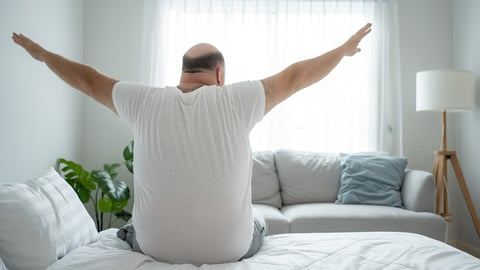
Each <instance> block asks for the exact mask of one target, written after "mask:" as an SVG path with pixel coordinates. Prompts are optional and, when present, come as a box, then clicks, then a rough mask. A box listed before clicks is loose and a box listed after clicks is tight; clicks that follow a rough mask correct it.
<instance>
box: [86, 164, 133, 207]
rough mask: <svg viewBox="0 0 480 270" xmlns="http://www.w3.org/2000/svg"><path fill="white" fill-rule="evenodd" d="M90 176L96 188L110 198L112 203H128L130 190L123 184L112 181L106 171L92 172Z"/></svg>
mask: <svg viewBox="0 0 480 270" xmlns="http://www.w3.org/2000/svg"><path fill="white" fill-rule="evenodd" d="M92 175H93V178H94V179H95V181H96V182H97V184H98V187H99V188H100V189H101V190H102V192H103V193H104V194H105V195H107V196H108V198H110V200H111V201H112V203H124V202H127V203H128V200H129V199H130V189H129V188H128V186H127V184H125V182H123V181H120V180H114V179H112V177H111V176H110V174H108V172H106V171H93V172H92ZM125 205H126V204H125Z"/></svg>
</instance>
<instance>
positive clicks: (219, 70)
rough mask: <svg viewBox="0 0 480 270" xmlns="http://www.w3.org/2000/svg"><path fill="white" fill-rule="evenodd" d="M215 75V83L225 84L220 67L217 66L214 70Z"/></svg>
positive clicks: (223, 74) (223, 73)
mask: <svg viewBox="0 0 480 270" xmlns="http://www.w3.org/2000/svg"><path fill="white" fill-rule="evenodd" d="M215 73H216V74H215V75H216V77H217V85H220V86H223V85H224V84H225V72H224V70H223V68H222V67H218V68H217V69H216V70H215Z"/></svg>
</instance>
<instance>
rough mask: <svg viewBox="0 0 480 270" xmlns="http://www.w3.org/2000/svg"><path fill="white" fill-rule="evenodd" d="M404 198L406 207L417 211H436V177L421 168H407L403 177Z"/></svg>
mask: <svg viewBox="0 0 480 270" xmlns="http://www.w3.org/2000/svg"><path fill="white" fill-rule="evenodd" d="M402 200H403V205H404V206H405V208H406V209H408V210H412V211H416V212H432V213H434V212H435V178H434V177H433V174H431V173H430V172H426V171H421V170H406V171H405V176H404V178H403V186H402Z"/></svg>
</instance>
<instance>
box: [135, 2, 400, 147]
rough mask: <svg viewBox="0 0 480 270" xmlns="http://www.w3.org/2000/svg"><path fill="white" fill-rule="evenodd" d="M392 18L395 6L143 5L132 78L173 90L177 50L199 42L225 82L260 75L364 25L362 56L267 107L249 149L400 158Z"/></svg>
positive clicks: (327, 46)
mask: <svg viewBox="0 0 480 270" xmlns="http://www.w3.org/2000/svg"><path fill="white" fill-rule="evenodd" d="M397 20H398V19H397V2H396V0H390V1H388V0H363V1H362V0H358V1H355V0H350V1H341V0H336V1H332V0H324V1H321V0H317V1H313V0H310V1H307V0H278V1H269V0H184V1H173V0H171V1H155V0H144V38H143V42H144V45H143V59H142V69H141V72H142V73H141V77H142V78H143V80H144V82H145V83H148V84H154V85H158V86H164V85H176V84H178V80H179V78H180V70H181V57H182V55H183V53H184V52H185V51H186V50H187V49H188V48H189V47H191V46H192V45H194V44H196V43H200V42H208V43H211V44H213V45H215V46H216V47H217V48H219V49H220V51H222V53H223V54H224V56H225V59H226V83H233V82H236V81H241V80H256V79H263V78H265V77H267V76H270V75H273V74H275V73H277V72H279V71H280V70H282V69H283V68H285V67H287V66H288V65H290V64H291V63H293V62H296V61H299V60H303V59H306V58H311V57H314V56H317V55H319V54H321V53H324V52H326V51H328V50H331V49H333V48H335V47H337V46H338V45H340V44H342V43H343V42H344V41H345V40H346V39H347V38H349V37H350V35H351V34H353V33H354V32H355V31H356V30H357V29H359V28H360V27H362V26H363V25H364V24H365V23H366V22H373V31H372V33H371V34H370V35H369V36H368V37H367V38H366V39H365V40H364V41H362V43H361V48H362V52H361V53H360V54H357V55H356V56H354V57H351V58H350V57H347V58H345V59H344V60H342V62H341V63H340V64H339V66H338V67H337V68H336V69H335V70H334V71H332V73H330V74H329V75H328V76H327V77H326V78H325V79H324V80H322V81H321V82H320V83H318V84H315V85H313V86H311V87H309V88H307V89H305V90H303V91H301V92H299V93H297V94H295V95H294V96H292V97H291V98H290V99H288V100H287V101H285V102H283V103H282V104H280V105H278V106H277V107H276V108H274V109H273V110H272V111H271V112H270V113H269V114H267V115H266V116H265V117H264V120H263V121H262V122H260V123H259V124H257V125H256V127H255V128H254V129H253V131H252V133H251V136H250V141H251V146H252V149H253V150H275V149H297V150H305V151H319V152H359V151H383V152H387V153H389V154H392V155H402V121H401V99H400V98H401V95H400V89H401V86H400V63H399V61H400V59H399V57H398V55H399V49H398V46H399V44H398V24H397Z"/></svg>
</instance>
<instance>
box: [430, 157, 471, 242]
mask: <svg viewBox="0 0 480 270" xmlns="http://www.w3.org/2000/svg"><path fill="white" fill-rule="evenodd" d="M433 153H434V155H435V163H434V166H433V175H434V176H435V179H436V195H437V197H436V204H435V206H436V212H437V214H439V215H441V216H442V217H443V218H444V219H445V220H446V221H448V222H450V221H451V220H452V216H451V213H450V210H449V205H448V186H447V183H448V180H447V160H450V162H451V163H452V167H453V170H454V172H455V176H456V177H457V181H458V184H459V186H460V189H461V190H462V193H463V198H464V199H465V203H466V204H467V207H468V211H469V212H470V216H471V218H472V221H473V224H474V225H475V230H476V231H477V235H478V236H479V237H480V221H479V220H478V216H477V211H476V210H475V206H474V204H473V201H472V197H471V196H470V192H469V191H468V188H467V184H466V183H465V178H464V177H463V173H462V168H461V167H460V163H459V162H458V159H457V153H456V152H455V151H434V152H433Z"/></svg>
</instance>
